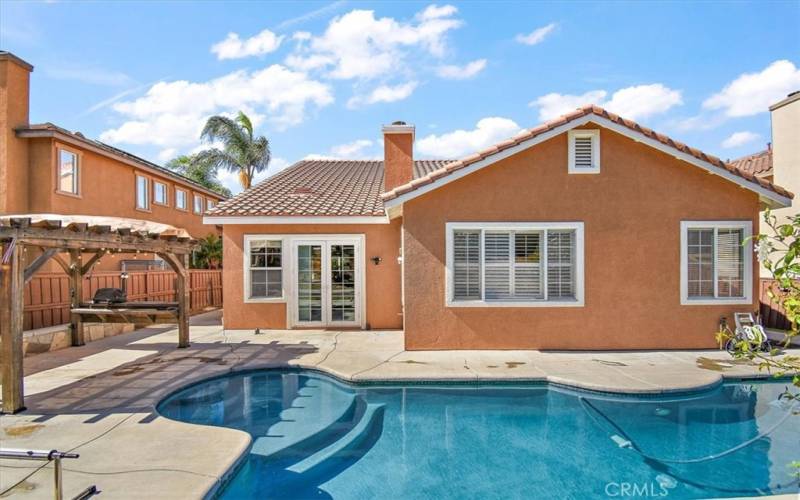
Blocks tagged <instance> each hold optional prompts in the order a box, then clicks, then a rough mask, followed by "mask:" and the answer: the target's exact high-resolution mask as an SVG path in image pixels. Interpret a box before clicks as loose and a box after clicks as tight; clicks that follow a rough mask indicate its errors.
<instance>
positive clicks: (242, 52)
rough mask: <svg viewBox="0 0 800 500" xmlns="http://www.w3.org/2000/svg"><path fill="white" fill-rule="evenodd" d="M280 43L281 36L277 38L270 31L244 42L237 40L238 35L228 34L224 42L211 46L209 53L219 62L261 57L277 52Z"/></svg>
mask: <svg viewBox="0 0 800 500" xmlns="http://www.w3.org/2000/svg"><path fill="white" fill-rule="evenodd" d="M282 41H283V36H278V35H276V34H275V33H273V32H271V31H270V30H264V31H262V32H261V33H259V34H257V35H254V36H251V37H250V38H248V39H246V40H242V39H241V38H239V34H238V33H228V36H227V37H226V38H225V40H222V41H221V42H217V43H215V44H214V45H212V46H211V52H212V53H213V54H216V55H217V59H220V60H222V59H241V58H243V57H251V56H262V55H264V54H269V53H270V52H275V51H276V50H278V47H280V45H281V42H282Z"/></svg>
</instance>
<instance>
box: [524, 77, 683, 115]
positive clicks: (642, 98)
mask: <svg viewBox="0 0 800 500" xmlns="http://www.w3.org/2000/svg"><path fill="white" fill-rule="evenodd" d="M607 96H608V92H606V91H605V90H591V91H589V92H586V93H585V94H581V95H570V94H558V93H551V94H546V95H543V96H541V97H538V98H537V99H535V100H533V101H531V102H530V104H529V105H530V106H531V107H538V108H539V119H540V120H542V121H546V120H552V119H553V118H557V117H559V116H561V115H563V114H564V113H568V112H570V111H573V110H575V109H576V108H579V107H581V106H583V105H586V104H597V105H598V106H602V107H604V108H606V109H607V110H608V111H611V112H613V113H617V114H619V115H621V116H623V117H625V118H630V119H632V120H638V119H640V118H647V117H649V116H653V115H656V114H661V113H664V112H666V111H668V110H669V109H671V108H673V107H675V106H679V105H681V104H683V98H682V97H681V92H680V91H679V90H673V89H670V88H669V87H666V86H665V85H663V84H661V83H653V84H650V85H636V86H633V87H626V88H623V89H619V90H617V91H616V92H614V93H613V94H612V95H611V99H608V100H606V97H607Z"/></svg>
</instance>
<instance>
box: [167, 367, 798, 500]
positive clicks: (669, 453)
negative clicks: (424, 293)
mask: <svg viewBox="0 0 800 500" xmlns="http://www.w3.org/2000/svg"><path fill="white" fill-rule="evenodd" d="M787 385H788V382H742V383H729V384H724V385H722V386H719V387H717V388H715V389H712V390H709V391H705V392H702V393H698V394H692V395H683V396H678V397H675V396H672V397H670V396H646V397H645V396H643V397H632V396H618V395H611V394H599V393H590V392H583V391H575V390H570V389H566V388H561V387H557V386H553V385H530V386H522V385H498V386H481V387H477V386H436V385H413V386H386V387H381V386H350V385H346V384H342V383H340V382H338V381H336V380H334V379H332V378H329V377H327V376H325V375H320V374H317V373H313V372H304V371H276V370H269V371H258V372H249V373H241V374H234V375H229V376H226V377H223V378H217V379H213V380H209V381H206V382H202V383H200V384H197V385H193V386H190V387H188V388H186V389H184V390H182V391H180V392H178V393H176V394H174V395H172V396H170V397H169V398H167V399H166V400H164V401H163V402H162V403H161V404H160V405H159V408H158V410H159V412H160V413H161V414H162V415H164V416H166V417H169V418H173V419H176V420H181V421H185V422H192V423H197V424H205V425H216V426H225V427H231V428H235V429H241V430H244V431H247V432H249V433H250V434H251V435H252V436H253V444H252V447H251V449H250V452H249V454H248V455H247V457H246V458H245V460H244V462H243V464H242V466H241V467H240V468H239V469H238V471H237V472H236V474H235V475H234V477H233V478H232V480H231V481H230V483H229V484H228V485H227V486H226V487H225V489H224V490H223V491H222V492H221V493H220V497H221V498H226V499H227V498H231V499H233V498H236V499H239V498H267V497H268V498H341V499H362V498H364V499H365V498H437V499H445V498H587V497H653V496H655V497H659V496H660V497H669V498H698V497H731V496H747V495H759V494H780V493H792V492H797V491H799V490H798V483H797V481H796V479H793V477H792V476H791V475H790V472H791V470H790V469H789V468H788V467H787V464H788V463H789V462H791V461H793V460H799V459H800V416H796V415H791V416H790V414H789V410H790V408H789V407H788V405H787V404H786V403H784V402H780V401H778V395H779V394H780V393H781V392H783V390H784V389H785V387H786V386H787ZM763 434H766V435H765V436H762V435H763ZM759 436H762V437H759ZM747 443H749V444H747ZM737 447H738V448H737ZM731 449H734V451H732V452H730V453H727V454H726V451H727V450H731ZM720 455H721V456H720Z"/></svg>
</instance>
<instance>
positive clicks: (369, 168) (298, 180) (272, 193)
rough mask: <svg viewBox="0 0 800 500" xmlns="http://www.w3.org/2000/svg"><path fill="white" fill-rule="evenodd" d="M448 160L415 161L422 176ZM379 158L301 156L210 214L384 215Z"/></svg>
mask: <svg viewBox="0 0 800 500" xmlns="http://www.w3.org/2000/svg"><path fill="white" fill-rule="evenodd" d="M451 162H452V160H417V161H415V162H414V177H415V178H416V177H422V176H425V175H427V174H429V173H430V172H433V171H435V170H437V169H439V168H441V167H442V166H444V165H446V164H448V163H451ZM382 191H383V161H381V160H333V159H329V160H302V161H299V162H297V163H295V164H294V165H292V166H291V167H289V168H287V169H285V170H283V171H281V172H279V173H277V174H275V175H273V176H272V177H268V178H267V179H265V180H264V181H262V182H260V183H258V184H257V185H255V186H253V187H252V188H250V189H248V190H247V191H244V192H242V193H240V194H238V195H237V196H235V197H233V198H231V199H230V200H227V201H225V202H223V203H220V204H219V205H217V206H216V207H214V209H213V210H211V211H210V212H209V213H208V214H207V215H209V216H212V217H214V216H226V215H227V216H247V215H254V216H292V215H293V216H382V215H385V212H384V208H383V201H382V200H381V192H382Z"/></svg>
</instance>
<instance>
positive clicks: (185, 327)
mask: <svg viewBox="0 0 800 500" xmlns="http://www.w3.org/2000/svg"><path fill="white" fill-rule="evenodd" d="M158 256H159V257H161V258H162V259H164V260H165V261H166V262H167V264H169V266H170V267H171V268H172V270H173V271H175V274H176V275H177V278H178V279H177V285H178V286H177V289H176V294H177V297H176V298H177V300H178V347H180V348H184V347H189V291H190V290H189V284H188V279H189V272H188V271H187V270H186V268H185V267H183V263H182V262H181V260H182V259H180V258H179V257H178V256H176V255H175V254H172V253H163V254H161V253H160V254H158Z"/></svg>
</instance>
